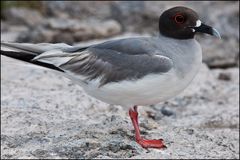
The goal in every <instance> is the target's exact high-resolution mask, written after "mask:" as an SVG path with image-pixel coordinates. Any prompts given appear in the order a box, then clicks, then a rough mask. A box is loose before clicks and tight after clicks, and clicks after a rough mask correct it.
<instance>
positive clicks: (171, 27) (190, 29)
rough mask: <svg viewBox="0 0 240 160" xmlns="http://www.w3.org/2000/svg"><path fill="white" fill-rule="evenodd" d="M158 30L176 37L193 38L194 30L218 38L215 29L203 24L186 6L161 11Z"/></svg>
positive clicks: (168, 35)
mask: <svg viewBox="0 0 240 160" xmlns="http://www.w3.org/2000/svg"><path fill="white" fill-rule="evenodd" d="M159 31H160V33H161V34H162V35H164V36H167V37H171V38H176V39H191V38H194V35H195V33H196V32H202V33H207V34H210V35H214V36H216V37H219V38H220V34H219V33H218V32H217V30H216V29H214V28H212V27H210V26H207V25H205V24H203V23H202V22H201V21H200V20H199V17H198V14H197V13H196V12H195V11H193V10H192V9H190V8H186V7H174V8H171V9H168V10H166V11H165V12H163V14H162V15H161V16H160V19H159Z"/></svg>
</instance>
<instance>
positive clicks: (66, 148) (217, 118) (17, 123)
mask: <svg viewBox="0 0 240 160" xmlns="http://www.w3.org/2000/svg"><path fill="white" fill-rule="evenodd" d="M1 58H2V59H1V153H2V154H1V158H222V159H227V158H234V159H239V98H238V97H239V69H238V68H231V69H226V70H220V69H219V70H209V69H208V68H207V67H206V66H205V65H203V66H202V68H201V71H200V73H199V74H198V76H197V77H196V78H195V79H194V81H193V83H192V84H191V85H190V86H189V87H188V88H187V89H186V90H185V91H184V92H183V93H182V94H181V95H179V96H178V97H176V98H174V99H171V100H169V101H167V102H165V103H163V104H159V105H155V106H151V107H150V106H148V107H147V106H146V107H140V108H139V112H140V126H141V129H142V134H143V135H144V136H145V137H147V138H163V139H164V140H165V143H166V145H167V149H164V150H157V149H149V150H145V149H142V148H141V147H140V146H139V145H138V144H137V143H136V142H134V133H133V127H132V125H131V122H130V119H129V117H128V114H127V111H126V109H123V108H122V107H121V106H110V105H108V104H105V103H103V102H100V101H98V100H96V99H93V98H91V97H89V96H88V95H86V94H85V92H84V91H83V90H82V89H81V87H80V86H77V85H75V84H73V83H72V82H71V81H69V80H68V79H66V78H64V77H62V76H61V75H59V74H57V73H54V72H52V71H50V70H43V69H39V68H38V67H32V65H25V64H24V63H22V62H18V61H16V60H12V59H9V58H6V57H3V56H1ZM219 74H221V75H227V76H228V78H230V79H229V80H220V79H219V78H218V77H219ZM223 77H224V76H223Z"/></svg>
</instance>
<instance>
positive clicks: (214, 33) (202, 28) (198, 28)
mask: <svg viewBox="0 0 240 160" xmlns="http://www.w3.org/2000/svg"><path fill="white" fill-rule="evenodd" d="M193 29H194V30H195V32H202V33H207V34H210V35H212V36H215V37H217V38H219V39H221V36H220V33H219V32H218V31H217V30H216V29H215V28H213V27H211V26H208V25H206V24H204V23H199V25H196V26H195V27H193Z"/></svg>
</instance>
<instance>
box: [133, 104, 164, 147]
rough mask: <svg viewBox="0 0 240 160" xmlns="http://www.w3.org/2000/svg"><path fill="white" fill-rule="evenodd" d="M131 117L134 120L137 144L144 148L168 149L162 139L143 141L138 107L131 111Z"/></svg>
mask: <svg viewBox="0 0 240 160" xmlns="http://www.w3.org/2000/svg"><path fill="white" fill-rule="evenodd" d="M129 116H130V118H131V120H132V124H133V126H134V129H135V138H136V142H137V143H138V144H140V145H141V146H142V147H143V148H158V149H161V148H166V146H165V145H164V144H163V140H162V139H158V140H157V139H154V140H147V139H143V138H142V137H141V135H140V129H139V125H138V112H137V106H134V107H133V109H132V108H131V109H129Z"/></svg>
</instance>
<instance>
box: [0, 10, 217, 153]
mask: <svg viewBox="0 0 240 160" xmlns="http://www.w3.org/2000/svg"><path fill="white" fill-rule="evenodd" d="M196 33H206V34H209V35H212V36H215V37H217V38H221V36H220V34H219V32H218V31H217V30H216V29H215V28H213V27H211V26H208V25H206V24H204V23H202V21H201V20H200V19H199V16H198V14H197V13H196V12H195V11H194V10H193V9H190V8H187V7H184V6H176V7H173V8H170V9H167V10H165V11H164V12H163V13H162V14H161V15H160V18H159V35H158V36H139V37H130V38H122V39H117V40H108V41H105V42H101V43H98V44H93V45H88V46H84V47H83V46H81V47H80V46H76V45H73V46H71V45H68V44H65V43H56V44H50V43H38V44H30V43H14V42H1V55H3V56H7V57H11V58H14V59H17V60H21V61H25V62H28V63H31V64H34V65H38V66H42V67H45V68H49V69H51V70H54V71H56V72H59V73H62V74H63V75H64V76H66V77H67V78H69V79H70V80H72V81H73V82H74V83H77V84H78V85H80V86H81V87H82V88H83V89H84V90H85V92H86V93H87V94H89V95H90V96H92V97H94V98H96V99H98V100H101V101H103V102H106V103H108V104H111V105H121V106H123V107H125V108H127V109H129V110H128V114H129V116H130V119H131V122H132V124H133V127H134V130H135V140H136V142H137V143H138V144H139V145H141V146H142V147H143V148H156V149H163V148H166V145H165V144H164V140H163V139H145V138H144V137H143V136H141V134H140V127H139V122H138V111H137V107H138V106H146V105H147V106H150V105H153V104H157V103H160V102H164V101H166V100H168V99H170V98H173V97H175V96H177V95H178V94H179V93H181V92H182V91H183V90H184V89H185V88H186V87H187V86H188V85H189V84H190V82H191V81H192V80H193V79H194V77H195V76H196V74H197V73H198V70H199V68H200V66H201V64H202V49H201V46H200V44H199V43H198V42H197V40H195V35H196ZM3 47H5V48H6V47H7V48H8V50H6V49H5V50H4V49H2V48H3Z"/></svg>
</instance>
